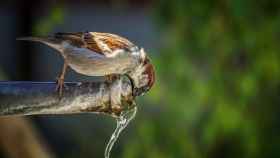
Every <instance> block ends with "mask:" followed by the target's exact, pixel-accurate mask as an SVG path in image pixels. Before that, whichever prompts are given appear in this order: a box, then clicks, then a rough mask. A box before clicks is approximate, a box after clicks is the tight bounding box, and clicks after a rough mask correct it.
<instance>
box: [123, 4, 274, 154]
mask: <svg viewBox="0 0 280 158" xmlns="http://www.w3.org/2000/svg"><path fill="white" fill-rule="evenodd" d="M155 5H156V9H155V11H154V13H155V17H156V18H155V19H156V21H157V24H158V28H159V29H160V31H161V32H162V34H163V37H164V38H161V39H162V41H161V42H162V48H161V49H160V50H159V51H160V52H159V54H158V55H154V56H153V57H152V59H153V62H154V64H155V67H156V71H157V83H156V86H155V87H154V88H153V89H152V91H151V92H150V93H149V94H148V95H146V98H148V99H147V100H145V101H144V102H143V103H142V104H145V105H150V106H152V105H154V106H155V107H157V108H156V109H157V110H154V111H151V112H148V113H144V114H143V113H141V112H140V113H139V114H138V117H137V119H136V122H137V127H136V128H137V130H136V135H137V136H136V137H133V138H130V140H129V142H128V143H126V144H125V148H124V149H125V151H124V154H123V157H124V158H138V157H139V158H142V157H145V158H173V157H174V158H183V157H184V158H185V157H188V158H203V157H213V158H217V157H223V158H224V157H232V158H236V157H239V158H242V157H244V158H245V157H246V158H250V157H254V158H255V157H256V158H258V157H259V158H262V157H270V158H272V157H279V156H280V151H279V149H280V134H279V133H280V124H279V122H280V115H279V114H280V1H278V0H274V1H268V0H260V1H258V2H257V1H252V0H246V1H243V0H235V1H222V0H220V1H216V2H213V1H201V0H173V1H169V0H160V1H158V2H157V3H156V4H155ZM139 106H141V105H139ZM158 109H161V110H160V111H158Z"/></svg>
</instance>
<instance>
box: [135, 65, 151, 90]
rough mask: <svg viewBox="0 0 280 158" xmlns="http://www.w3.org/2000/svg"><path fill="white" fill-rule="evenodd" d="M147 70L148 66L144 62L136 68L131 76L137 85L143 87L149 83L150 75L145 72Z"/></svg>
mask: <svg viewBox="0 0 280 158" xmlns="http://www.w3.org/2000/svg"><path fill="white" fill-rule="evenodd" d="M145 70H146V66H143V65H142V64H141V65H139V66H138V67H137V68H135V71H134V72H133V73H132V74H131V78H133V80H134V83H135V86H136V87H138V88H139V87H143V86H145V85H147V83H148V82H149V76H148V75H147V74H144V72H145Z"/></svg>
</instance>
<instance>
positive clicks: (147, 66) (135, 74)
mask: <svg viewBox="0 0 280 158" xmlns="http://www.w3.org/2000/svg"><path fill="white" fill-rule="evenodd" d="M140 54H141V60H140V64H139V65H138V66H137V67H136V68H135V69H134V70H133V71H131V72H130V73H129V74H128V77H129V78H130V79H131V81H132V84H133V95H134V96H139V95H143V94H145V93H146V92H148V91H149V90H150V89H151V88H152V86H153V85H154V83H155V70H154V66H153V65H152V63H151V61H150V59H149V58H148V57H147V55H146V53H145V51H144V50H143V49H141V50H140Z"/></svg>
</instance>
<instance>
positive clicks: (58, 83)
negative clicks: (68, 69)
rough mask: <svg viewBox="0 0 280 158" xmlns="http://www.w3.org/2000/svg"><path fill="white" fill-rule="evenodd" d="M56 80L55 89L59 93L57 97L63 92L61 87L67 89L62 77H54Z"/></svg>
mask: <svg viewBox="0 0 280 158" xmlns="http://www.w3.org/2000/svg"><path fill="white" fill-rule="evenodd" d="M56 82H57V85H56V88H55V90H56V91H58V93H59V97H62V94H63V89H64V88H65V89H68V88H67V86H66V85H65V84H64V78H60V77H58V78H57V79H56Z"/></svg>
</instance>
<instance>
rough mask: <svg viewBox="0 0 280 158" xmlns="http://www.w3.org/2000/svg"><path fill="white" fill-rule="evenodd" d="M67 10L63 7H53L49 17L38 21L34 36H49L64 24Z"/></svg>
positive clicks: (34, 28)
mask: <svg viewBox="0 0 280 158" xmlns="http://www.w3.org/2000/svg"><path fill="white" fill-rule="evenodd" d="M64 9H65V8H64V7H63V6H62V5H56V6H54V7H51V9H50V11H49V15H46V16H45V17H44V18H41V19H40V20H38V21H37V22H36V23H35V25H34V27H33V31H32V32H33V34H35V35H47V34H48V33H49V32H51V31H52V29H53V28H54V27H55V26H57V25H58V24H62V23H63V22H64V18H65V10H64Z"/></svg>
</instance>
